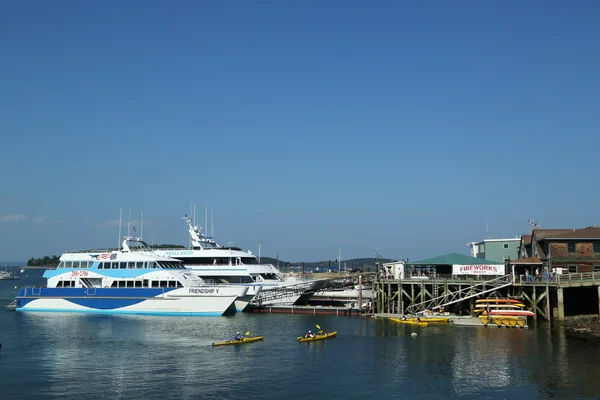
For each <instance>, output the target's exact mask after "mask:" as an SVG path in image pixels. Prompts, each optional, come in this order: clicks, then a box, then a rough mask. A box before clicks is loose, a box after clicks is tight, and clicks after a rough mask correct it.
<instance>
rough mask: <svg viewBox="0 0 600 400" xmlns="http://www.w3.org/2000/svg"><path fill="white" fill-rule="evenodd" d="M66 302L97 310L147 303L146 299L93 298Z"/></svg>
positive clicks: (67, 299)
mask: <svg viewBox="0 0 600 400" xmlns="http://www.w3.org/2000/svg"><path fill="white" fill-rule="evenodd" d="M65 300H66V301H68V302H70V303H73V304H77V305H80V306H82V307H87V308H94V309H96V310H114V309H115V308H123V307H128V306H132V305H134V304H139V303H142V302H144V301H146V300H145V299H117V298H114V299H104V298H99V299H98V298H93V297H92V296H90V297H88V298H79V299H70V298H65Z"/></svg>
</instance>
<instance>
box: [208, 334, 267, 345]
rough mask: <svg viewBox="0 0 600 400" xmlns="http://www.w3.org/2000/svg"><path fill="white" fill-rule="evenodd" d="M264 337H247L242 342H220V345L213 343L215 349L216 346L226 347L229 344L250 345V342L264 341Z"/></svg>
mask: <svg viewBox="0 0 600 400" xmlns="http://www.w3.org/2000/svg"><path fill="white" fill-rule="evenodd" d="M263 338H264V336H256V337H245V338H244V339H242V340H228V341H226V342H218V343H213V344H212V345H213V347H215V346H226V345H228V344H243V343H250V342H256V341H258V340H263Z"/></svg>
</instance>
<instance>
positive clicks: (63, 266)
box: [57, 261, 65, 268]
mask: <svg viewBox="0 0 600 400" xmlns="http://www.w3.org/2000/svg"><path fill="white" fill-rule="evenodd" d="M57 268H65V262H64V261H61V262H60V263H58V267H57Z"/></svg>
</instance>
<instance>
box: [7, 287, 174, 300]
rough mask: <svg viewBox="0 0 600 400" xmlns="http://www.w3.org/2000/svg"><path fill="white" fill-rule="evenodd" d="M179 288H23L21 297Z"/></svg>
mask: <svg viewBox="0 0 600 400" xmlns="http://www.w3.org/2000/svg"><path fill="white" fill-rule="evenodd" d="M176 289H178V288H89V289H88V288H22V289H21V290H20V291H19V294H17V298H20V297H61V298H65V297H92V298H93V297H98V296H102V297H125V298H127V297H129V298H131V297H156V296H159V295H161V294H163V293H168V292H170V291H172V290H176Z"/></svg>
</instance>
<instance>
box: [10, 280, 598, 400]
mask: <svg viewBox="0 0 600 400" xmlns="http://www.w3.org/2000/svg"><path fill="white" fill-rule="evenodd" d="M27 274H28V275H30V276H27V277H23V279H22V280H21V281H0V305H2V306H4V305H5V304H8V303H9V302H11V301H12V300H13V299H14V295H15V294H16V292H17V290H16V289H14V288H13V287H14V285H15V284H16V285H19V286H20V285H24V284H29V285H31V284H34V283H37V284H39V283H41V282H42V281H41V279H40V276H41V272H34V273H32V272H31V271H27ZM31 275H36V276H31ZM315 324H319V325H321V326H322V327H323V328H325V329H327V330H337V331H338V332H339V333H338V335H339V336H338V337H337V338H335V339H330V340H327V341H322V342H313V343H297V342H296V340H295V338H296V336H298V335H301V334H302V333H304V332H305V331H306V330H307V329H313V328H314V327H315ZM235 331H243V332H246V331H250V332H251V333H252V334H254V335H265V340H264V341H263V342H257V343H251V344H246V345H242V346H235V347H234V346H226V347H216V348H213V347H212V346H211V344H212V343H213V342H216V341H221V340H224V339H228V338H229V337H230V336H232V335H233V333H235ZM411 332H417V333H418V336H416V337H412V336H411V335H410V333H411ZM0 343H2V344H3V349H2V350H0V398H2V399H29V398H36V399H55V398H77V399H88V398H90V399H91V398H94V399H96V398H100V399H171V398H174V399H217V398H218V399H282V398H285V399H287V400H292V399H311V400H314V399H363V400H364V399H371V398H452V397H461V398H467V399H468V398H473V399H481V398H484V399H515V398H526V399H533V398H556V399H559V398H561V399H562V398H593V397H596V398H598V397H599V396H600V383H599V382H598V381H599V380H598V373H597V368H598V366H600V349H599V348H598V347H597V346H594V345H590V344H587V343H584V342H581V341H578V340H573V339H566V338H565V337H564V335H562V334H561V333H560V331H559V330H555V331H550V330H548V329H547V328H531V329H529V330H526V331H523V330H508V329H496V328H494V329H485V328H471V327H458V326H430V327H427V328H416V327H409V326H401V325H397V324H393V323H391V322H388V321H375V320H372V319H363V318H355V317H329V316H316V317H314V316H300V315H258V314H250V315H246V314H242V315H236V316H233V317H215V318H213V317H207V318H206V317H205V318H202V317H200V318H187V317H149V316H144V317H137V316H100V315H98V316H97V315H77V314H56V313H49V314H44V313H35V314H29V313H16V312H12V311H0Z"/></svg>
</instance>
